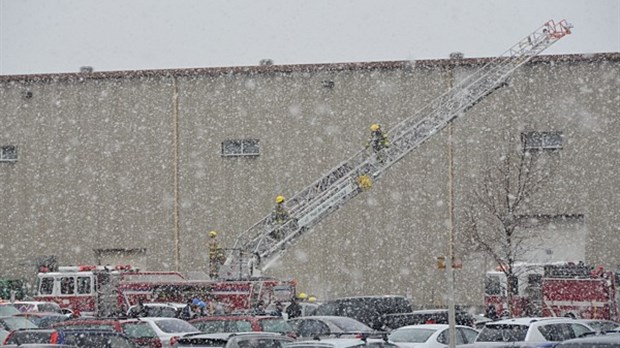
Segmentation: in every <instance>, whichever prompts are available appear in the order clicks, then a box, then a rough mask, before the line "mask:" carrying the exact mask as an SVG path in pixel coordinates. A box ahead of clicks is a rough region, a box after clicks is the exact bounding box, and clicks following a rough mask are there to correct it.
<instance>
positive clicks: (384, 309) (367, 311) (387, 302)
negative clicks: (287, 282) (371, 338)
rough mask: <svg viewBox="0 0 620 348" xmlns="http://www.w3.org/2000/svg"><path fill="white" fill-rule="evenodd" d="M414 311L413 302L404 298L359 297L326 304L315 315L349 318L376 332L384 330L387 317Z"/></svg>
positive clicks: (344, 298)
mask: <svg viewBox="0 0 620 348" xmlns="http://www.w3.org/2000/svg"><path fill="white" fill-rule="evenodd" d="M412 311H413V308H412V306H411V302H409V300H408V299H407V298H406V297H404V296H389V295H388V296H358V297H343V298H337V299H334V300H331V301H328V302H325V303H323V304H321V305H320V306H319V307H318V308H317V309H316V312H315V313H314V315H332V316H333V315H335V316H340V317H349V318H353V319H356V320H357V321H360V322H362V323H364V324H366V325H368V326H370V327H371V328H373V329H375V330H383V329H384V328H385V317H386V315H388V314H393V313H407V312H412Z"/></svg>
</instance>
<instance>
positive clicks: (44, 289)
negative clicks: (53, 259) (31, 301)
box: [39, 277, 54, 295]
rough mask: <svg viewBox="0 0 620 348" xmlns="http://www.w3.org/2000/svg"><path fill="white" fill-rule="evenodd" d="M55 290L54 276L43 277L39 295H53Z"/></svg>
mask: <svg viewBox="0 0 620 348" xmlns="http://www.w3.org/2000/svg"><path fill="white" fill-rule="evenodd" d="M53 291H54V277H45V278H41V283H40V285H39V295H51V294H52V292H53Z"/></svg>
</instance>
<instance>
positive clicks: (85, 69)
mask: <svg viewBox="0 0 620 348" xmlns="http://www.w3.org/2000/svg"><path fill="white" fill-rule="evenodd" d="M80 72H81V73H83V74H88V73H92V72H93V67H92V66H82V67H80Z"/></svg>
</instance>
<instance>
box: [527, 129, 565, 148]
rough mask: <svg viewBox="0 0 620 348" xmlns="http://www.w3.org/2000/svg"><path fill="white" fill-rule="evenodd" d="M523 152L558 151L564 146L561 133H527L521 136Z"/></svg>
mask: <svg viewBox="0 0 620 348" xmlns="http://www.w3.org/2000/svg"><path fill="white" fill-rule="evenodd" d="M521 140H522V142H523V149H524V150H559V149H561V148H562V145H564V136H563V135H562V132H528V133H522V134H521Z"/></svg>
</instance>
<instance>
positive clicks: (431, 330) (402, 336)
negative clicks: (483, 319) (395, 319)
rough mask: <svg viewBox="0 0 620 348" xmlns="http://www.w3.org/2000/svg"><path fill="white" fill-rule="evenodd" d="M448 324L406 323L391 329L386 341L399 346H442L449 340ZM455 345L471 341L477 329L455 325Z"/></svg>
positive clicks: (441, 347) (476, 334)
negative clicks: (406, 324)
mask: <svg viewBox="0 0 620 348" xmlns="http://www.w3.org/2000/svg"><path fill="white" fill-rule="evenodd" d="M449 327H450V326H449V325H448V324H421V325H408V326H403V327H399V328H398V329H395V330H393V331H392V332H390V334H389V335H388V342H390V343H394V344H396V345H397V346H398V347H400V348H413V347H415V348H444V347H446V346H447V345H448V344H449V342H450V331H449ZM455 328H456V345H457V346H458V345H461V344H468V343H473V342H474V341H475V340H476V336H478V331H476V330H474V329H473V328H471V327H469V326H463V325H456V327H455Z"/></svg>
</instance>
